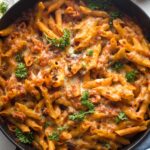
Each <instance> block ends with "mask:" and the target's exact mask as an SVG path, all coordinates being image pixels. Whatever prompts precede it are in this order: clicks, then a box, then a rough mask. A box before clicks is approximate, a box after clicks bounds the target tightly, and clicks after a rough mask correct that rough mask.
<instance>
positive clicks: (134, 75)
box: [125, 70, 138, 82]
mask: <svg viewBox="0 0 150 150" xmlns="http://www.w3.org/2000/svg"><path fill="white" fill-rule="evenodd" d="M137 73H138V72H137V71H136V70H133V71H130V72H127V73H126V75H125V77H126V79H127V81H128V82H134V81H135V80H136V78H137Z"/></svg>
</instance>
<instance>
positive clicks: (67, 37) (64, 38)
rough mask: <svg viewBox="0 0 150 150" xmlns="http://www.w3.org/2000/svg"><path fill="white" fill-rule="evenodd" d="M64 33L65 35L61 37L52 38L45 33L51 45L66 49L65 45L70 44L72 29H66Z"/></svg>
mask: <svg viewBox="0 0 150 150" xmlns="http://www.w3.org/2000/svg"><path fill="white" fill-rule="evenodd" d="M63 33H64V34H63V36H62V37H61V38H59V39H55V38H54V39H50V38H49V37H48V36H47V35H45V38H46V40H47V41H48V42H49V43H50V44H51V45H53V46H55V47H57V48H60V49H65V47H67V46H69V45H70V31H69V30H67V29H64V31H63Z"/></svg>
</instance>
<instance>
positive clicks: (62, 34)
mask: <svg viewBox="0 0 150 150" xmlns="http://www.w3.org/2000/svg"><path fill="white" fill-rule="evenodd" d="M0 36H1V37H2V38H1V41H0V49H1V50H0V116H1V117H3V118H4V120H5V121H6V122H7V126H8V128H9V129H10V130H11V131H12V132H13V133H14V134H15V135H16V138H17V140H18V141H20V142H22V143H24V144H30V145H33V147H34V148H35V149H39V150H107V149H110V150H117V149H121V148H122V147H125V146H126V145H128V144H130V139H131V138H132V137H133V136H135V135H136V134H137V133H139V132H142V131H145V130H147V128H148V126H149V115H150V111H149V102H150V43H149V42H148V41H147V40H146V38H144V35H143V33H142V31H141V29H140V27H139V26H138V25H136V24H135V23H134V22H133V21H132V20H131V19H130V18H129V17H128V16H126V15H125V14H122V12H120V11H119V10H116V8H115V7H114V6H112V4H111V3H110V1H106V0H103V1H101V2H99V3H96V0H95V1H91V0H85V1H80V0H53V1H50V0H47V1H40V2H39V3H38V4H37V5H36V6H35V7H34V9H32V10H28V11H27V12H25V13H24V14H23V15H22V17H20V18H19V19H18V20H17V21H16V22H15V23H14V24H12V25H11V26H9V27H8V28H6V29H4V30H1V31H0Z"/></svg>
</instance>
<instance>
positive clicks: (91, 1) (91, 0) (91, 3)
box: [85, 0, 112, 10]
mask: <svg viewBox="0 0 150 150" xmlns="http://www.w3.org/2000/svg"><path fill="white" fill-rule="evenodd" d="M85 2H86V3H87V5H88V7H89V8H90V9H92V10H95V9H102V10H107V9H108V8H109V7H110V6H111V4H112V2H111V0H101V1H99V0H85Z"/></svg>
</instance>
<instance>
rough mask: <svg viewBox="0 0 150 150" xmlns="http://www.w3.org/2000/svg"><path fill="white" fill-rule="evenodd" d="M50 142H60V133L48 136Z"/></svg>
mask: <svg viewBox="0 0 150 150" xmlns="http://www.w3.org/2000/svg"><path fill="white" fill-rule="evenodd" d="M48 139H49V140H52V141H58V140H59V133H58V132H56V131H54V132H53V133H52V134H51V135H49V136H48Z"/></svg>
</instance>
